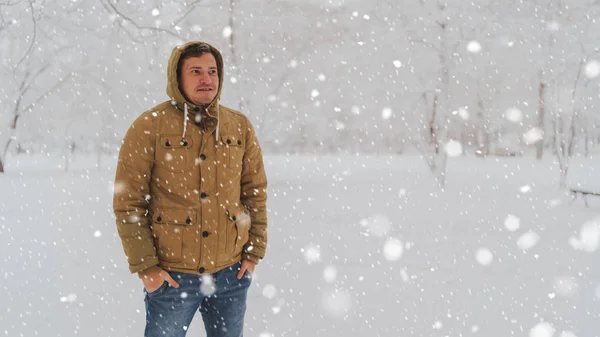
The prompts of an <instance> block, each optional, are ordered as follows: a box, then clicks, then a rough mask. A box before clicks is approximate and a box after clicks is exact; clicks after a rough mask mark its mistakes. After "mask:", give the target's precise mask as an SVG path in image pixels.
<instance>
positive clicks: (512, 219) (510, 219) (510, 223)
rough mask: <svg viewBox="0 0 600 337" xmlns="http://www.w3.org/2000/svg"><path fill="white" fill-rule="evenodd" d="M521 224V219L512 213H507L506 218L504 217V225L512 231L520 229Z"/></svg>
mask: <svg viewBox="0 0 600 337" xmlns="http://www.w3.org/2000/svg"><path fill="white" fill-rule="evenodd" d="M520 226H521V220H520V219H519V218H517V217H516V216H514V215H512V214H509V215H507V216H506V219H504V227H506V229H507V230H509V231H510V232H514V231H516V230H518V229H519V227H520Z"/></svg>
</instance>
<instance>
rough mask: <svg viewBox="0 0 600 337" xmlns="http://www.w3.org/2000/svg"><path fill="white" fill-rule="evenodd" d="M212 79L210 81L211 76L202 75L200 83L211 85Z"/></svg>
mask: <svg viewBox="0 0 600 337" xmlns="http://www.w3.org/2000/svg"><path fill="white" fill-rule="evenodd" d="M211 82H212V81H211V79H210V75H209V74H207V73H204V74H202V75H200V83H211Z"/></svg>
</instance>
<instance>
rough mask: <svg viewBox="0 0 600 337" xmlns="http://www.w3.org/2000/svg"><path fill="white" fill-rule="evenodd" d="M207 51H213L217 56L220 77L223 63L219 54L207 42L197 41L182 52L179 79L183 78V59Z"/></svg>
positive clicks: (178, 66) (200, 54)
mask: <svg viewBox="0 0 600 337" xmlns="http://www.w3.org/2000/svg"><path fill="white" fill-rule="evenodd" d="M206 53H211V54H212V55H213V56H214V57H215V60H216V61H217V73H218V75H219V77H220V76H221V69H223V65H222V64H221V62H220V61H219V57H218V55H215V53H213V51H212V50H211V49H210V47H209V45H207V44H206V43H196V44H192V45H189V46H187V47H186V48H185V49H184V50H183V52H182V53H181V56H180V57H179V62H177V79H180V78H181V66H182V65H183V61H185V60H187V59H189V58H192V57H200V56H202V55H204V54H206Z"/></svg>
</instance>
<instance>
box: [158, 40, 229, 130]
mask: <svg viewBox="0 0 600 337" xmlns="http://www.w3.org/2000/svg"><path fill="white" fill-rule="evenodd" d="M201 43H203V44H206V45H208V46H209V47H210V50H211V51H212V52H213V54H214V55H215V56H216V61H217V70H218V73H219V88H218V89H217V95H216V96H215V98H213V100H212V102H210V104H208V106H199V105H196V104H194V103H192V102H190V101H188V100H187V99H185V96H184V95H183V94H182V93H181V91H180V90H179V81H178V80H177V64H178V63H179V59H180V58H181V53H183V50H184V49H185V48H186V47H188V46H190V45H194V44H201ZM222 87H223V56H221V52H219V50H218V49H217V48H215V47H213V46H211V45H210V44H208V43H205V42H200V41H191V42H188V43H186V44H183V45H180V46H176V47H175V48H173V51H172V52H171V57H170V58H169V64H168V68H167V95H168V96H169V97H170V98H171V100H173V101H174V102H173V105H177V107H178V108H179V109H180V110H181V111H184V106H185V105H186V104H187V106H188V109H190V110H192V111H200V109H202V108H206V109H207V112H208V115H209V116H210V117H213V118H218V116H219V111H218V110H219V101H220V99H221V88H222ZM196 108H198V109H196Z"/></svg>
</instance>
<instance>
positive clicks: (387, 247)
mask: <svg viewBox="0 0 600 337" xmlns="http://www.w3.org/2000/svg"><path fill="white" fill-rule="evenodd" d="M402 253H404V246H403V244H402V241H400V240H398V239H396V238H390V239H388V240H387V241H386V242H385V244H384V245H383V256H384V257H385V258H386V260H388V261H397V260H399V259H400V258H401V257H402Z"/></svg>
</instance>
